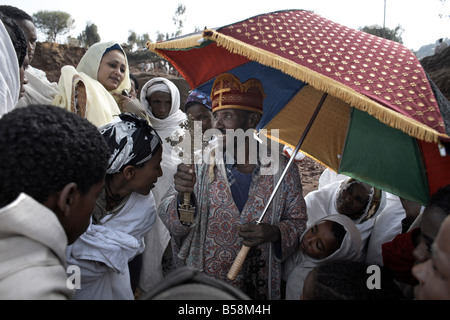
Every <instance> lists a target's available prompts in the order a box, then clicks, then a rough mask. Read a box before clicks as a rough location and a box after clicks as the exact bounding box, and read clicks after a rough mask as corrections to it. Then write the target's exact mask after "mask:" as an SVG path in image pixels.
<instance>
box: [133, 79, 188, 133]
mask: <svg viewBox="0 0 450 320" xmlns="http://www.w3.org/2000/svg"><path fill="white" fill-rule="evenodd" d="M157 91H162V92H166V93H170V95H171V97H172V106H171V108H170V111H169V115H168V116H167V118H165V119H158V118H156V117H155V115H154V114H153V112H152V109H151V107H150V105H149V103H148V101H147V97H150V96H151V95H152V94H153V93H155V92H157ZM141 104H142V105H143V106H144V107H145V109H146V110H147V113H148V115H149V117H150V122H151V123H152V126H153V128H155V130H156V132H158V134H159V136H160V137H161V139H163V140H165V139H166V138H167V137H170V136H171V135H172V133H173V131H174V128H175V129H178V128H179V127H180V126H179V125H180V123H181V122H183V121H185V120H186V114H185V113H184V112H183V111H181V109H180V91H179V90H178V88H177V86H176V85H175V84H174V83H173V82H172V81H170V80H167V79H165V78H160V77H158V78H153V79H151V80H149V81H148V82H147V83H146V84H145V85H144V86H143V87H142V90H141Z"/></svg>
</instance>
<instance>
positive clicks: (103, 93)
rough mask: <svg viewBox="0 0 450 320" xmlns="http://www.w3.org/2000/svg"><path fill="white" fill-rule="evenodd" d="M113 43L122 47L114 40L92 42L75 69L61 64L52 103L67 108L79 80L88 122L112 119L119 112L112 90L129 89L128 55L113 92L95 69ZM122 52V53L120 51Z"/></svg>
mask: <svg viewBox="0 0 450 320" xmlns="http://www.w3.org/2000/svg"><path fill="white" fill-rule="evenodd" d="M113 46H116V47H117V48H118V49H120V50H122V48H121V47H120V45H119V44H117V43H116V42H114V41H110V42H99V43H96V44H94V45H92V46H91V47H90V48H89V49H88V50H87V51H86V53H85V54H84V56H83V57H82V58H81V60H80V62H79V63H78V66H77V68H76V69H75V68H74V67H73V66H64V67H63V68H62V69H61V77H60V78H59V83H58V91H59V93H58V94H57V95H56V96H55V99H54V100H53V105H57V106H60V107H63V108H65V109H67V110H69V111H72V110H71V104H72V100H73V91H74V87H75V84H76V83H77V82H78V81H81V82H82V83H83V84H84V86H85V87H86V97H87V102H86V115H85V117H86V119H88V120H89V121H91V122H92V123H93V124H94V125H96V126H97V127H101V126H104V125H106V124H108V123H110V122H111V121H113V120H114V117H116V116H118V115H119V114H120V113H121V110H120V109H119V106H118V104H117V100H116V98H115V97H114V96H113V95H112V94H113V93H122V90H124V89H125V90H129V89H130V88H131V82H130V71H129V67H128V60H127V56H126V54H125V53H124V56H125V62H126V65H127V68H126V71H125V77H124V80H123V81H122V83H121V84H120V85H119V87H118V88H117V89H115V90H113V91H108V90H106V88H105V87H104V86H103V85H102V84H101V83H100V82H99V81H98V80H97V74H98V69H99V67H100V63H101V61H102V58H103V55H104V54H105V52H106V50H107V49H108V48H111V47H113ZM122 52H124V51H123V50H122Z"/></svg>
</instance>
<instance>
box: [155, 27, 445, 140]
mask: <svg viewBox="0 0 450 320" xmlns="http://www.w3.org/2000/svg"><path fill="white" fill-rule="evenodd" d="M203 35H204V38H206V39H209V40H213V41H215V42H216V43H217V45H219V46H222V47H224V48H225V49H226V50H228V51H230V52H231V53H234V54H238V55H241V56H244V57H246V58H248V59H249V60H252V61H256V62H258V63H260V64H262V65H265V66H268V67H272V68H275V69H277V70H280V71H282V72H284V73H286V74H288V75H290V76H292V77H293V78H295V79H298V80H300V81H303V82H305V83H308V84H310V85H312V86H313V87H315V88H316V89H318V90H320V91H324V92H327V93H329V94H331V95H333V96H335V97H337V98H340V99H342V100H343V101H345V102H346V103H349V104H350V105H351V106H353V107H355V108H357V109H359V110H361V111H365V112H367V113H369V114H370V115H371V116H373V117H375V118H376V119H378V120H379V121H381V122H382V123H384V124H386V125H388V126H390V127H392V128H394V129H399V130H401V131H403V132H405V133H406V134H408V135H410V136H412V137H414V138H416V139H419V140H424V141H426V142H435V143H437V142H439V140H440V139H439V138H440V137H441V138H443V139H444V140H448V139H449V137H448V136H447V135H444V134H440V133H439V132H437V131H435V130H434V129H430V128H429V127H427V126H426V125H423V124H421V123H419V122H418V121H415V120H413V119H411V118H408V117H406V116H404V115H402V114H399V113H398V112H395V111H393V110H390V109H388V108H386V107H384V106H383V105H381V104H379V103H377V102H376V101H374V100H372V99H370V98H368V97H366V96H364V95H362V94H360V93H358V92H357V91H355V90H353V89H351V88H349V87H346V86H345V85H343V84H341V83H339V82H338V81H335V80H333V79H330V78H328V77H326V76H324V75H321V74H319V73H317V72H315V71H313V70H311V69H307V68H305V67H303V66H301V65H298V64H296V63H294V62H292V61H291V60H289V59H285V58H282V57H280V56H278V55H276V54H274V53H271V52H269V51H265V50H263V49H260V48H256V47H254V46H251V45H248V44H246V43H244V42H242V41H239V40H236V39H234V38H232V37H229V36H226V35H223V34H221V33H218V32H216V31H214V30H204V32H203ZM186 41H188V40H187V39H186ZM186 44H190V45H192V44H193V40H192V39H191V40H189V42H186ZM177 45H182V43H181V42H180V43H177ZM158 48H161V49H162V48H163V47H162V46H161V47H160V46H158ZM165 48H167V47H165ZM171 48H172V49H174V43H172V45H171ZM180 48H181V47H180ZM184 48H185V47H184ZM153 50H155V49H153Z"/></svg>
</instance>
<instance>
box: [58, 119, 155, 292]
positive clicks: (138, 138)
mask: <svg viewBox="0 0 450 320" xmlns="http://www.w3.org/2000/svg"><path fill="white" fill-rule="evenodd" d="M99 130H100V133H101V134H102V135H103V137H104V138H105V141H106V142H107V144H108V145H109V147H110V150H111V152H112V154H111V157H110V160H109V166H108V169H107V171H106V177H105V188H104V190H103V191H102V193H101V194H100V196H99V197H98V199H97V202H96V207H95V208H94V212H93V216H92V223H91V225H90V226H89V228H88V230H87V231H86V233H84V234H83V235H82V236H81V237H80V238H78V240H77V241H75V242H74V243H73V245H71V246H69V247H68V248H67V251H66V256H67V264H68V265H76V266H78V267H80V269H81V288H79V290H77V291H76V293H75V296H74V299H107V300H117V299H127V300H128V299H129V300H133V299H134V293H133V291H132V288H131V283H130V273H129V269H128V268H129V267H128V262H129V261H131V260H132V259H133V258H134V257H135V256H136V255H138V254H140V253H142V252H143V250H144V248H145V243H144V241H143V240H144V236H145V235H146V234H147V233H148V231H149V230H150V229H151V228H152V226H153V224H154V223H155V219H156V207H155V202H154V198H153V196H152V195H151V192H150V191H151V188H152V187H153V186H154V185H155V183H156V181H157V179H158V178H159V177H160V176H161V168H160V162H161V157H162V148H161V145H162V141H161V139H160V138H159V136H158V135H157V133H156V132H155V131H154V130H153V128H152V127H151V126H149V125H148V123H147V121H145V120H143V119H140V118H138V117H137V116H135V115H133V114H129V113H127V114H121V115H120V116H119V118H117V119H116V120H115V121H113V122H112V123H110V124H108V125H106V126H103V127H101V128H100V129H99Z"/></svg>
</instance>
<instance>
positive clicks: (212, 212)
mask: <svg viewBox="0 0 450 320" xmlns="http://www.w3.org/2000/svg"><path fill="white" fill-rule="evenodd" d="M282 162H283V166H281V168H280V171H282V170H283V168H284V167H285V165H286V163H287V159H286V158H284V157H283V161H282ZM210 170H211V167H210V165H207V164H203V165H197V166H196V175H197V183H196V186H195V188H194V195H195V199H196V203H195V206H196V222H194V223H193V224H192V225H191V226H190V227H187V226H183V225H182V224H181V223H180V221H179V218H178V211H177V205H178V204H177V192H176V191H175V190H174V189H173V187H172V188H171V189H170V191H169V192H168V193H167V194H166V196H165V198H164V199H163V201H162V202H161V205H160V207H159V210H158V214H159V215H160V217H161V219H162V220H163V222H164V223H165V224H166V226H167V228H168V229H169V231H170V233H171V235H172V237H173V240H174V241H172V249H173V252H174V260H175V266H176V267H181V266H190V267H194V268H196V269H198V270H200V271H202V272H203V273H204V274H206V275H208V276H211V277H214V278H216V279H220V280H223V281H225V282H227V283H231V285H233V286H235V287H237V288H238V289H240V290H242V291H244V292H245V293H247V294H248V295H249V296H250V297H251V298H253V299H280V297H281V292H280V285H281V263H282V262H283V261H284V260H285V259H286V258H288V257H289V256H290V255H292V254H293V253H294V252H295V251H296V249H297V248H298V245H299V239H300V236H301V235H302V233H303V232H304V231H305V229H306V220H307V215H306V204H305V200H304V198H303V195H302V186H301V181H300V174H299V172H298V167H297V166H296V165H291V166H290V168H289V170H288V172H287V174H286V176H285V177H284V179H283V183H282V184H281V186H280V188H279V191H278V193H279V196H278V197H275V198H274V201H273V202H272V204H271V205H270V206H269V208H268V210H267V213H266V215H265V217H264V220H263V222H265V223H271V224H275V225H277V226H278V227H279V228H280V231H281V241H280V242H279V243H266V244H263V245H260V246H258V247H257V248H252V249H251V250H250V253H249V255H248V256H247V259H246V261H245V263H244V265H243V267H242V268H241V270H240V272H239V274H238V276H237V277H236V279H235V280H234V281H230V280H228V279H227V273H228V271H229V270H230V268H231V265H232V264H233V262H234V260H235V258H236V256H237V254H238V252H239V251H240V249H241V247H242V239H241V238H240V237H239V235H238V227H239V225H241V224H246V223H251V222H253V223H254V222H255V221H257V220H258V219H259V217H260V215H261V213H262V212H263V210H264V208H265V206H266V204H267V201H268V200H269V198H270V196H271V194H272V191H273V189H274V186H275V185H276V183H277V181H278V180H277V177H276V176H275V179H274V176H273V175H262V174H261V173H260V171H259V170H256V171H255V172H257V173H256V174H255V173H254V174H253V179H252V184H251V186H250V190H249V195H248V200H247V202H246V204H245V207H244V209H243V210H242V213H241V212H239V210H238V208H237V206H236V204H235V203H234V201H233V197H232V194H231V190H230V187H229V184H228V179H227V177H226V176H225V174H223V172H224V171H223V170H219V169H218V165H216V166H215V167H214V176H213V178H211V175H210V172H211V171H210ZM211 179H212V181H211ZM274 180H275V181H274ZM274 206H276V207H275V208H273V207H274ZM269 277H270V280H268V279H269ZM268 281H270V284H269V283H268ZM269 291H270V293H269Z"/></svg>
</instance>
